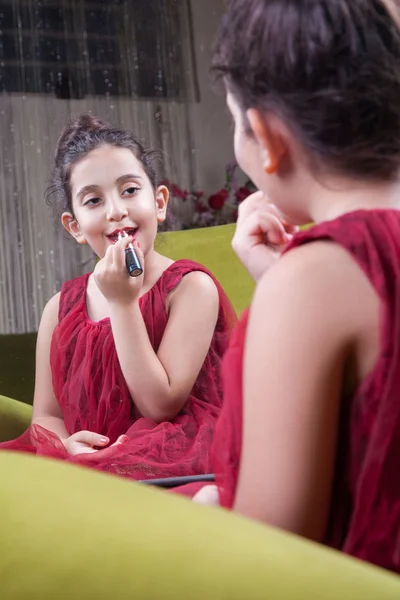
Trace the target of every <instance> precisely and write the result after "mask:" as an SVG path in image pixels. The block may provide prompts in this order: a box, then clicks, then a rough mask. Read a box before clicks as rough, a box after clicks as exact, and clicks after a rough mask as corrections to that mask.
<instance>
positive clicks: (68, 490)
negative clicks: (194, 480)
mask: <svg viewBox="0 0 400 600" xmlns="http://www.w3.org/2000/svg"><path fill="white" fill-rule="evenodd" d="M0 472H1V473H2V481H3V482H5V483H6V485H2V487H1V492H0V529H1V536H0V548H1V553H0V574H1V598H4V600H30V599H37V600H50V599H51V600H53V599H57V600H70V599H71V598H77V599H78V598H79V600H110V599H114V598H115V599H118V600H125V599H126V600H128V599H129V600H131V599H143V600H164V599H166V598H167V599H168V598H171V599H173V600H180V599H182V600H191V599H201V600H222V599H224V600H257V599H260V600H261V599H263V600H264V599H266V598H271V600H272V599H276V600H299V599H305V600H353V599H354V600H356V599H360V600H398V599H399V598H400V578H398V577H395V576H394V575H391V574H389V573H385V572H382V571H380V570H378V569H375V568H373V567H371V566H368V565H364V564H362V563H359V562H357V561H355V560H352V559H349V558H347V557H345V556H344V555H340V554H338V553H335V552H332V551H330V550H327V549H325V548H322V547H320V546H317V545H314V544H311V543H309V542H306V541H304V540H301V539H299V538H295V537H292V536H290V535H288V534H285V533H282V532H278V531H275V530H272V529H269V528H266V527H264V526H262V525H259V524H256V523H253V522H250V521H246V520H245V519H241V518H239V517H237V516H235V515H233V514H229V513H228V512H226V511H223V510H221V509H211V508H207V507H201V506H198V505H194V504H192V503H191V502H189V501H188V500H187V499H184V498H180V497H176V496H174V495H173V494H171V493H168V492H164V491H159V490H154V489H148V488H147V487H145V486H141V485H140V484H135V483H132V482H129V481H126V480H122V479H118V478H116V477H113V476H108V475H104V474H99V473H96V472H93V471H90V470H85V469H80V468H77V467H72V466H71V465H67V464H64V463H57V462H53V461H49V460H45V459H35V458H34V457H31V456H22V455H14V454H12V453H7V452H3V453H0Z"/></svg>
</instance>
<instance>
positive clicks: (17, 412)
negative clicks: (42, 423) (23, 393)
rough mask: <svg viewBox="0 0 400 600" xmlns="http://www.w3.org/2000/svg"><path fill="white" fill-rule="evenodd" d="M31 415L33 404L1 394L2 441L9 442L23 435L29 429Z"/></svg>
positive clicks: (0, 431)
mask: <svg viewBox="0 0 400 600" xmlns="http://www.w3.org/2000/svg"><path fill="white" fill-rule="evenodd" d="M31 417H32V407H31V406H29V405H28V404H24V403H23V402H18V400H13V399H12V398H7V397H6V396H0V442H7V441H8V440H13V439H14V438H17V437H18V436H20V435H22V434H23V433H24V431H26V430H27V429H28V427H29V425H30V423H31Z"/></svg>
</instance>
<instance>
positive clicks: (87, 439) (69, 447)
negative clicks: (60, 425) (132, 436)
mask: <svg viewBox="0 0 400 600" xmlns="http://www.w3.org/2000/svg"><path fill="white" fill-rule="evenodd" d="M124 440H125V436H124V435H121V436H120V437H119V438H118V439H117V441H116V442H115V443H114V444H112V445H111V446H109V448H112V447H113V446H116V445H117V444H121V443H122V442H123V441H124ZM109 443H110V439H109V438H108V437H106V436H104V435H100V434H99V433H94V432H93V431H77V433H74V434H73V435H70V436H69V438H67V439H66V440H63V444H64V447H65V449H66V451H67V452H68V454H70V455H71V456H76V455H77V454H94V453H95V452H99V450H96V449H95V447H97V448H99V449H102V448H105V447H106V446H108V444H109Z"/></svg>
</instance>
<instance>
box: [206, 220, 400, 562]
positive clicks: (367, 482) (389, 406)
mask: <svg viewBox="0 0 400 600" xmlns="http://www.w3.org/2000/svg"><path fill="white" fill-rule="evenodd" d="M315 240H331V241H333V242H335V243H337V244H340V245H341V246H343V247H344V248H345V249H346V250H347V251H348V252H349V253H350V255H351V256H352V257H353V259H354V260H355V261H356V262H357V263H358V265H359V267H360V268H361V269H362V270H363V271H364V273H365V274H366V276H367V277H368V279H369V281H370V282H371V285H372V286H373V287H374V288H375V290H376V292H377V293H378V295H379V297H380V300H381V304H382V319H381V340H382V343H381V352H380V355H379V358H378V360H377V363H376V365H375V367H374V369H373V371H372V372H371V373H370V375H369V376H368V377H367V378H366V379H365V380H364V381H363V382H362V384H361V385H360V387H359V389H358V390H357V392H356V393H355V395H354V397H353V398H351V399H350V401H349V402H346V404H345V405H343V406H342V410H341V423H340V427H339V438H338V453H337V461H336V476H335V481H334V487H333V492H332V499H331V510H330V517H329V522H328V529H327V534H326V539H325V544H327V545H330V546H333V547H334V548H337V549H340V550H342V551H344V552H346V553H348V554H351V555H353V556H356V557H358V558H360V559H362V560H365V561H368V562H371V563H375V564H376V565H379V566H382V567H384V568H387V569H390V570H393V571H396V572H400V211H394V210H374V211H357V212H354V213H350V214H346V215H344V216H342V217H340V218H338V219H336V220H334V221H331V222H326V223H322V224H320V225H318V226H315V227H313V228H312V229H310V230H308V231H305V232H302V233H300V234H298V235H297V236H296V237H295V239H294V240H293V242H292V243H291V244H290V246H289V247H288V248H287V251H292V250H294V249H295V248H297V247H298V246H301V245H302V244H306V243H312V242H313V241H315ZM247 320H248V313H245V314H244V315H243V317H242V319H241V321H240V322H239V323H238V325H237V327H236V329H235V331H234V333H233V336H232V341H231V344H230V347H229V350H228V352H227V355H226V357H225V359H224V364H223V383H224V407H223V410H222V413H221V417H220V420H219V421H218V424H217V429H216V432H215V440H214V446H213V451H212V457H213V467H214V472H215V473H216V475H217V483H218V486H219V492H220V500H221V504H222V505H223V506H225V507H228V508H231V507H232V505H233V501H234V496H235V491H236V485H237V478H238V470H239V464H240V453H241V444H242V362H243V352H244V343H245V336H246V326H247Z"/></svg>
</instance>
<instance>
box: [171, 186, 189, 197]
mask: <svg viewBox="0 0 400 600" xmlns="http://www.w3.org/2000/svg"><path fill="white" fill-rule="evenodd" d="M170 186H171V193H172V195H173V196H176V197H177V198H180V199H181V200H183V201H185V200H186V198H187V195H188V192H187V191H186V190H182V189H181V188H180V187H179V186H177V185H176V184H175V183H171V184H170Z"/></svg>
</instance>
